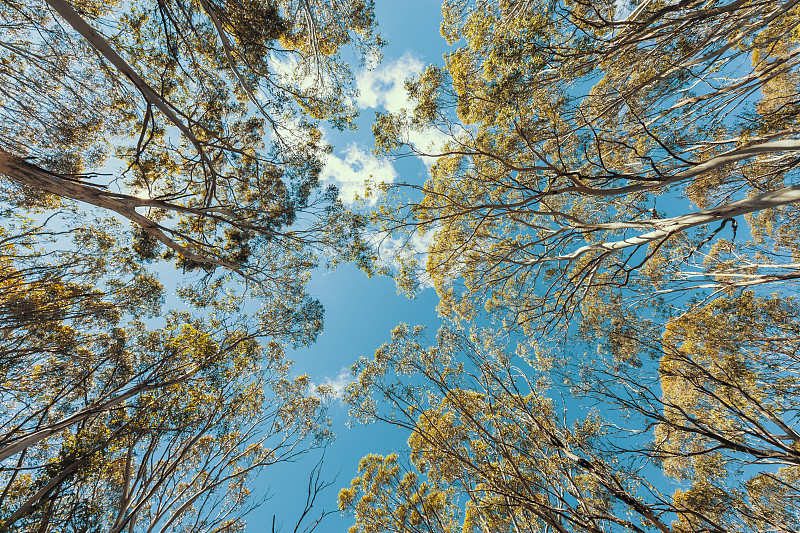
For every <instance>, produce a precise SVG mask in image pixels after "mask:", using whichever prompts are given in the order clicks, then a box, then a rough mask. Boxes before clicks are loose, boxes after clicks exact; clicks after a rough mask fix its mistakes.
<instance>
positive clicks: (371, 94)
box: [356, 53, 425, 113]
mask: <svg viewBox="0 0 800 533" xmlns="http://www.w3.org/2000/svg"><path fill="white" fill-rule="evenodd" d="M424 67H425V64H424V63H423V62H422V61H420V60H419V59H417V58H415V57H413V56H412V55H411V54H408V53H406V54H404V55H403V56H402V57H401V58H400V59H398V60H396V61H392V62H389V63H386V64H384V65H383V66H381V67H380V68H377V69H374V70H362V71H361V72H359V73H358V75H357V76H356V86H357V87H358V98H357V99H356V104H357V105H358V107H360V108H361V109H367V108H370V107H374V108H378V107H382V108H384V109H385V110H386V111H389V112H390V113H397V112H398V111H400V110H401V109H409V108H411V103H410V101H409V99H408V95H407V94H406V89H405V85H404V84H405V81H406V80H407V79H408V78H410V77H412V76H414V75H416V74H419V73H420V72H422V69H423V68H424Z"/></svg>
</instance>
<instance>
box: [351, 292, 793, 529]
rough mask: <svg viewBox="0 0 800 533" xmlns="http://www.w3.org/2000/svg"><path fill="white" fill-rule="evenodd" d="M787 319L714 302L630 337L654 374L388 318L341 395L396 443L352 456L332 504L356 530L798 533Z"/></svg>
mask: <svg viewBox="0 0 800 533" xmlns="http://www.w3.org/2000/svg"><path fill="white" fill-rule="evenodd" d="M798 318H799V317H798V307H797V302H796V301H795V300H793V299H787V298H778V297H773V298H759V297H756V296H755V295H753V294H752V293H746V294H744V295H742V296H739V297H735V298H720V299H717V300H715V301H714V302H711V303H709V304H708V305H707V306H706V307H704V308H702V309H699V310H697V311H696V312H694V313H693V314H691V315H688V314H687V315H686V316H684V317H681V318H676V319H674V320H672V321H671V322H670V323H669V325H668V326H667V334H666V335H665V336H664V338H663V339H659V338H658V337H656V338H655V339H653V338H650V339H647V338H646V337H636V336H635V337H634V338H632V339H630V342H631V343H639V345H640V346H639V353H642V352H644V351H650V352H652V353H653V354H654V355H657V356H658V357H659V358H660V359H659V369H658V372H656V373H653V372H652V371H651V370H650V369H649V368H646V367H644V366H636V365H631V364H623V363H622V362H620V361H618V362H617V364H616V365H612V364H604V363H609V362H610V361H603V359H602V358H601V357H599V356H598V358H597V360H595V361H591V362H582V361H578V360H562V361H556V360H551V359H549V357H548V356H547V355H546V354H544V353H541V352H536V351H532V350H526V349H525V344H524V343H523V345H521V346H519V347H517V349H516V351H515V350H514V346H513V345H509V343H508V338H507V336H506V335H505V334H499V333H497V332H491V331H488V330H486V329H477V328H476V329H473V330H472V331H468V332H463V331H459V330H458V329H455V328H450V327H444V328H442V329H441V330H440V331H439V333H438V335H437V337H436V339H435V340H428V339H427V338H426V336H425V333H424V329H422V328H420V327H417V328H410V327H408V326H406V325H401V326H399V327H398V328H397V329H396V330H395V331H394V332H393V334H392V340H391V342H389V343H387V344H386V345H384V346H383V347H381V348H380V349H378V350H377V351H376V353H375V356H374V358H362V359H361V360H360V361H359V362H358V363H357V364H356V365H355V366H354V371H355V373H356V379H355V381H354V382H353V384H352V385H350V386H349V387H348V390H347V396H346V399H347V401H348V403H349V404H350V406H351V414H353V415H354V416H355V417H356V418H358V419H360V420H362V421H366V422H374V421H381V422H383V423H389V424H393V425H396V426H398V427H400V428H403V429H405V430H407V431H408V433H409V437H408V448H407V449H406V450H405V451H401V452H397V453H394V454H390V455H387V456H381V455H375V454H370V455H367V456H365V457H364V458H363V459H362V461H361V463H360V465H359V472H358V476H357V477H356V478H354V479H353V481H352V483H351V485H350V487H346V488H344V489H342V491H341V492H340V495H339V502H340V507H341V509H342V510H344V511H346V512H348V513H350V514H351V515H352V516H353V518H354V519H355V524H354V526H353V529H352V531H356V532H363V533H368V532H369V533H378V532H404V533H405V532H412V531H414V532H416V531H428V532H442V533H444V532H455V531H468V532H472V531H475V532H488V531H493V532H494V531H508V532H514V533H519V532H537V531H542V532H544V531H560V532H564V533H566V532H573V531H575V532H578V531H594V532H601V531H630V532H636V533H642V532H645V531H661V532H663V533H676V532H689V531H713V532H720V533H721V532H724V531H748V532H763V531H785V532H789V531H797V529H798V528H800V523H799V522H798V516H800V513H798V511H800V509H798V506H797V496H798V494H797V490H798V489H797V479H798V477H797V476H798V472H800V471H799V470H798V468H799V467H800V464H799V463H798V461H800V457H798V452H797V442H798V429H800V428H798V421H797V416H796V413H797V408H798V405H800V394H798V392H799V391H798V389H797V375H796V374H797V357H798V350H797V348H798V339H799V338H800V337H798V327H799V326H798V324H799V323H800V322H798ZM598 369H599V370H598ZM603 370H607V371H606V372H604V371H603ZM556 377H558V378H559V379H558V380H556ZM563 383H565V384H566V386H564V385H562V384H563Z"/></svg>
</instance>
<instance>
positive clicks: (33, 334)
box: [0, 0, 381, 532]
mask: <svg viewBox="0 0 800 533" xmlns="http://www.w3.org/2000/svg"><path fill="white" fill-rule="evenodd" d="M0 25H2V29H3V31H2V36H0V102H2V105H0V222H1V224H0V373H2V377H0V412H1V413H2V414H0V456H1V457H2V464H0V480H2V481H0V529H2V530H4V531H31V530H36V531H42V532H46V531H87V530H98V529H103V530H113V531H123V530H125V531H153V530H162V531H175V530H183V529H185V530H193V531H239V530H242V529H243V527H244V520H243V515H244V514H246V512H247V510H248V509H249V508H251V507H252V506H253V505H256V504H257V503H258V501H257V500H253V499H252V497H251V494H250V491H251V488H252V487H251V483H252V482H253V480H254V479H255V476H256V475H257V474H258V473H260V472H261V471H262V470H263V469H264V468H266V467H268V466H270V465H273V464H275V463H279V462H287V461H289V460H292V459H294V458H295V457H296V456H297V454H300V453H303V452H304V451H306V450H308V449H309V448H314V447H316V446H319V445H322V444H323V443H324V442H326V441H327V439H328V438H329V436H330V435H329V432H328V429H327V420H326V418H325V415H324V407H325V401H324V398H320V397H317V396H313V395H310V394H309V381H308V378H306V377H304V376H301V377H297V378H292V377H291V374H290V364H289V362H287V361H286V360H285V358H284V348H285V346H287V345H303V344H307V343H310V342H312V341H313V340H314V339H315V338H316V336H317V335H318V333H319V331H320V329H321V327H322V307H321V305H320V304H319V302H317V301H316V300H314V299H312V298H311V297H309V296H308V294H307V293H306V291H305V284H306V282H307V281H308V279H309V275H310V270H311V269H312V268H313V267H314V266H315V265H316V263H317V261H318V259H319V257H320V255H321V254H320V252H321V251H322V250H324V251H325V252H326V253H327V254H329V259H330V260H331V261H332V262H335V261H338V260H346V259H354V258H359V259H360V260H362V262H363V261H368V251H367V250H366V248H365V247H364V245H363V244H362V242H361V240H360V236H359V232H360V229H361V226H362V225H363V223H362V221H361V220H360V219H359V218H358V217H355V216H353V215H351V214H350V213H348V212H346V210H345V209H344V208H343V206H342V204H341V203H340V202H339V201H338V199H337V194H336V191H335V190H334V189H325V190H323V189H322V187H321V185H320V181H319V176H320V171H321V167H322V158H324V156H325V154H326V153H327V151H328V148H327V147H326V146H325V145H324V143H323V141H322V133H321V130H320V129H319V121H320V120H328V121H329V122H330V123H332V124H333V125H334V126H335V127H340V128H345V127H350V126H351V125H352V119H353V117H354V113H355V111H354V109H353V108H352V107H351V105H350V103H349V102H350V101H351V98H350V97H351V96H352V94H353V90H354V88H353V87H352V85H351V80H350V70H349V66H348V65H347V63H346V62H345V60H344V57H345V55H348V54H351V53H352V52H353V49H355V54H353V55H355V56H359V55H360V56H361V57H362V58H364V59H365V60H366V59H368V58H370V57H372V56H373V55H374V54H376V53H377V48H378V47H379V46H380V44H381V41H380V38H379V37H378V35H377V34H376V33H375V20H374V14H373V5H372V3H371V2H362V1H360V0H355V1H347V2H334V3H328V2H315V1H313V0H310V1H307V0H303V1H301V2H283V1H278V2H249V1H245V2H232V3H231V2H223V3H219V2H214V1H208V2H206V1H203V2H200V3H197V2H182V1H178V2H172V1H167V2H162V1H156V2H146V1H142V2H111V3H108V2H102V3H97V2H65V1H61V0H53V1H52V2H37V1H33V2H0ZM348 57H349V56H348ZM109 174H110V175H111V179H109V178H108V177H107V176H108V175H109ZM131 223H132V226H133V227H132V229H130V228H129V227H128V224H131ZM170 259H174V260H175V261H176V266H177V267H178V268H179V269H182V271H183V273H184V275H183V277H182V280H181V284H180V285H179V286H178V287H175V288H174V289H176V290H174V291H173V287H169V288H168V289H165V288H164V286H163V285H162V284H161V282H160V281H159V280H158V278H157V276H156V275H155V272H156V271H157V269H158V268H159V267H160V266H161V265H159V264H158V263H159V262H161V261H164V260H170ZM153 262H156V264H155V265H153ZM237 280H238V281H240V282H241V283H240V284H238V285H237V284H236V281H237ZM167 292H169V293H173V292H174V293H176V295H177V296H178V298H179V300H180V303H179V304H178V305H181V306H182V307H183V310H181V311H180V312H178V311H169V312H165V311H164V310H163V308H162V307H163V305H164V302H165V294H167ZM249 297H255V298H256V300H258V302H259V303H258V304H257V305H255V306H250V307H247V308H246V307H245V306H246V305H249V303H248V298H249ZM312 475H313V473H312ZM320 487H321V485H320V484H319V483H314V484H312V486H311V489H310V490H311V493H312V495H313V494H316V492H318V491H319V490H320ZM309 501H313V498H311V499H310V500H309ZM305 511H306V513H305V514H304V516H308V512H309V509H308V508H306V509H305ZM315 523H317V522H313V521H312V523H311V526H313V525H314V524H315Z"/></svg>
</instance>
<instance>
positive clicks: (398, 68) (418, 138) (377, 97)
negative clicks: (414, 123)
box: [356, 53, 449, 168]
mask: <svg viewBox="0 0 800 533" xmlns="http://www.w3.org/2000/svg"><path fill="white" fill-rule="evenodd" d="M424 68H425V64H424V63H423V62H422V61H420V60H419V59H417V58H416V57H414V56H412V55H411V54H409V53H406V54H404V55H403V56H402V57H400V59H397V60H396V61H392V62H388V63H386V64H384V65H382V66H381V67H380V68H377V69H375V70H362V71H361V72H359V73H358V75H357V76H356V85H357V87H358V93H359V94H358V98H357V99H356V105H358V107H360V108H361V109H367V108H375V109H378V108H382V109H383V110H385V111H388V112H389V113H400V112H401V111H403V110H411V109H412V108H413V107H414V104H413V102H411V100H410V99H409V98H408V93H407V92H406V88H405V82H406V80H407V79H409V78H411V77H413V76H416V75H417V74H419V73H420V72H422V70H423V69H424ZM448 139H449V136H448V135H446V134H445V133H443V132H441V131H439V130H437V129H435V128H428V129H426V130H424V131H416V130H410V131H409V132H408V141H409V142H411V144H412V145H413V146H414V148H416V149H417V150H418V151H420V152H423V153H429V154H436V153H439V152H441V151H442V150H443V147H444V145H445V144H446V142H447V140H448ZM421 159H422V161H423V162H424V163H425V165H426V166H428V167H429V168H430V166H431V165H432V164H433V163H434V162H435V159H433V158H430V157H422V156H421Z"/></svg>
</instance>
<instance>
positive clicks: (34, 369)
mask: <svg viewBox="0 0 800 533" xmlns="http://www.w3.org/2000/svg"><path fill="white" fill-rule="evenodd" d="M6 215H7V217H6V221H15V222H16V224H14V225H13V227H11V228H8V227H4V228H3V229H2V232H0V235H2V239H1V241H2V254H0V287H1V288H2V290H0V383H2V384H1V385H0V399H2V404H0V461H2V465H1V466H0V529H2V530H3V531H30V530H37V531H52V530H58V531H87V530H89V531H90V530H98V529H104V530H115V531H122V530H127V531H152V530H162V531H174V530H175V529H176V528H177V529H180V528H184V529H192V530H195V531H213V530H219V528H227V530H228V531H236V530H240V529H241V528H243V527H244V520H243V515H244V514H246V512H247V511H248V510H249V509H251V508H252V507H253V506H255V505H257V504H258V503H259V501H260V500H258V499H254V498H253V497H252V496H251V494H250V492H251V490H252V486H251V485H252V483H253V482H254V480H255V479H256V477H257V476H258V474H260V473H261V472H262V471H263V470H264V469H265V468H268V467H269V466H272V465H275V464H277V463H284V462H288V461H292V460H294V459H295V458H296V457H297V456H298V455H299V454H302V453H305V452H306V451H308V450H309V449H311V448H314V447H317V446H321V445H324V443H325V442H327V440H328V438H329V437H330V435H329V429H328V422H327V419H326V417H325V401H324V399H323V398H321V397H317V396H309V385H310V384H309V380H308V378H307V377H305V376H300V377H296V378H292V377H291V375H290V371H291V363H290V362H288V361H287V360H286V359H285V357H284V349H283V345H285V344H292V343H294V344H303V343H308V342H311V341H313V339H314V337H315V336H316V334H317V332H318V331H319V328H320V325H321V317H320V316H319V314H318V312H314V313H311V312H309V313H308V314H307V316H305V321H304V315H303V314H302V313H301V312H300V310H295V312H293V313H283V314H281V313H280V312H278V310H273V311H272V312H271V315H267V314H264V315H263V317H264V318H265V319H266V318H267V317H268V316H271V317H272V320H269V321H267V322H265V323H264V324H262V325H261V326H259V325H258V324H257V323H256V322H254V321H253V320H252V319H250V318H248V317H247V316H245V315H243V314H241V313H238V312H236V310H235V307H232V306H231V305H230V304H229V305H227V306H226V305H224V302H222V301H217V303H216V304H215V305H214V306H212V308H214V309H215V310H214V311H212V312H207V311H203V310H199V309H193V310H192V312H186V311H184V312H170V313H167V314H166V315H162V310H161V306H162V304H163V302H162V300H163V297H164V288H163V287H162V285H161V284H160V283H159V282H158V280H157V279H156V278H155V277H154V276H153V275H152V274H151V273H149V272H148V270H147V268H145V266H144V265H143V264H142V262H141V260H140V258H139V256H138V254H137V253H136V252H134V251H133V249H132V248H133V246H132V245H133V244H134V243H133V241H132V240H131V239H130V237H129V236H127V235H126V232H125V231H124V230H123V229H122V228H121V227H120V226H121V224H120V223H119V222H115V221H114V220H102V221H99V222H98V223H96V224H92V223H91V221H89V220H86V218H85V216H81V217H80V218H81V219H82V222H81V225H80V227H79V229H78V230H77V231H74V230H73V231H70V232H69V233H70V236H71V237H72V239H73V240H74V242H73V243H71V244H68V243H65V242H64V239H65V235H64V233H67V232H66V231H56V230H53V229H52V227H53V226H54V224H53V221H35V220H20V219H21V217H19V216H13V215H11V214H9V213H6ZM9 225H11V224H9ZM56 226H57V225H56ZM69 226H70V224H67V227H69ZM126 243H127V244H128V246H124V244H126ZM61 247H63V248H61ZM317 311H319V310H317ZM319 489H320V486H319V485H318V484H317V485H315V488H314V490H315V491H318V490H319ZM312 525H313V523H312Z"/></svg>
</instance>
